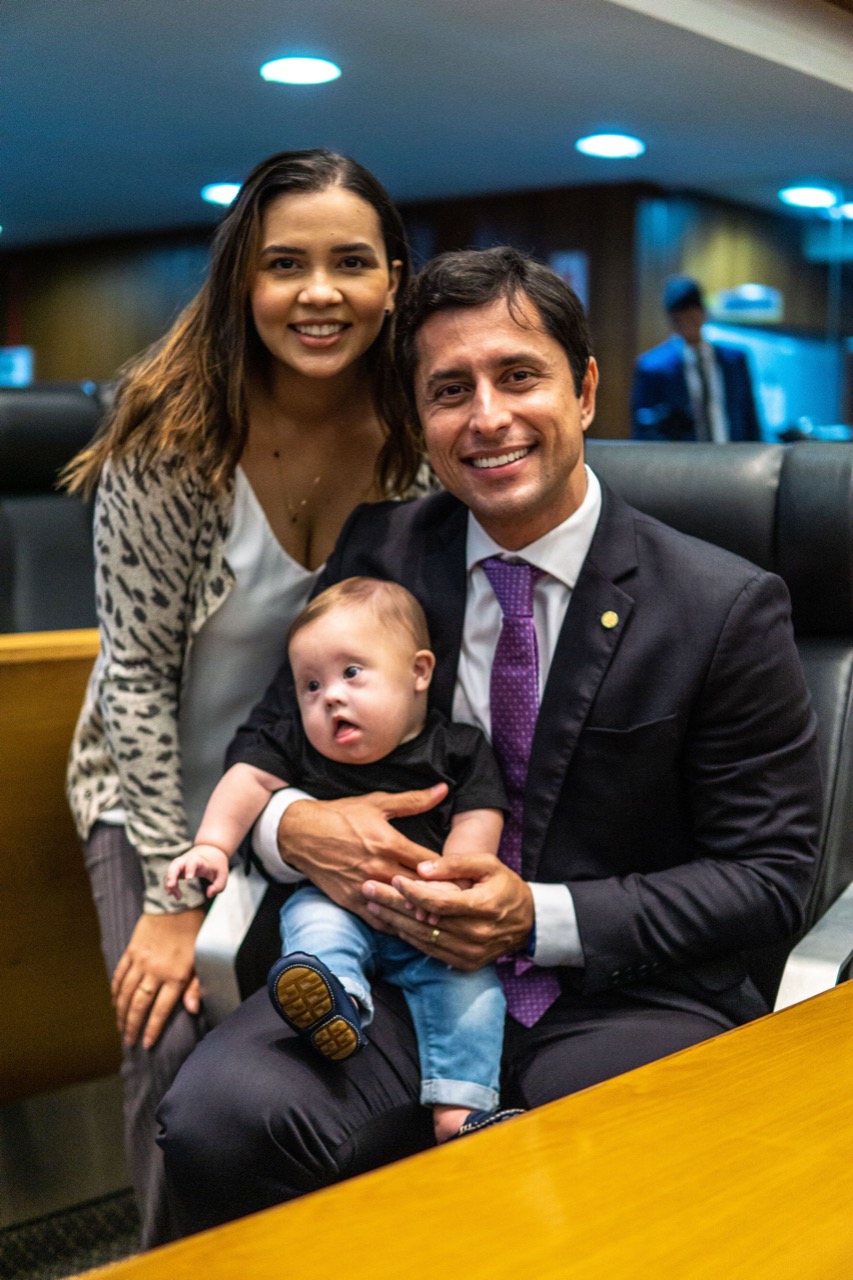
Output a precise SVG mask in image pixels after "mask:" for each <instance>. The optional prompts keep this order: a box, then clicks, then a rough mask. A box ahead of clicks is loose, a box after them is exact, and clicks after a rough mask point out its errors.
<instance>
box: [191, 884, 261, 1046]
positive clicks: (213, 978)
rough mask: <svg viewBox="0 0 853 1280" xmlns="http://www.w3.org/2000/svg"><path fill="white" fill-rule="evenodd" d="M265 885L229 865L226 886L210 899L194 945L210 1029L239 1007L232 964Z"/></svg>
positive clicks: (258, 904) (237, 987) (196, 964)
mask: <svg viewBox="0 0 853 1280" xmlns="http://www.w3.org/2000/svg"><path fill="white" fill-rule="evenodd" d="M267 887H268V886H267V882H266V880H264V878H263V876H261V875H259V873H258V872H257V871H256V870H255V869H254V867H252V868H251V869H250V870H249V872H248V874H247V873H246V870H245V868H244V867H242V866H240V865H239V864H237V865H232V867H231V870H230V872H229V874H228V883H227V884H226V886H225V888H224V890H223V891H222V893H220V894H219V896H218V897H217V898H215V899H214V901H213V905H212V906H211V908H210V910H209V911H208V913H207V915H206V916H205V918H204V924H203V925H202V926H201V929H200V930H199V932H198V937H197V938H196V942H195V967H196V973H197V974H198V976H199V981H200V983H201V998H202V1005H203V1007H204V1013H205V1017H206V1018H207V1021H208V1023H210V1025H211V1026H215V1025H216V1024H217V1023H218V1022H221V1021H222V1019H223V1018H224V1017H226V1015H227V1014H229V1013H231V1012H232V1011H233V1010H234V1009H236V1008H237V1006H238V1004H239V1003H240V1000H241V996H240V989H239V986H238V984H237V974H236V972H235V967H234V966H235V963H236V959H237V952H238V951H239V949H240V944H241V943H242V941H243V938H244V937H245V936H246V932H247V930H248V928H249V925H250V924H251V923H252V920H253V919H254V918H255V914H256V913H257V910H258V907H259V906H260V904H261V900H262V898H263V897H264V894H265V893H266V891H267Z"/></svg>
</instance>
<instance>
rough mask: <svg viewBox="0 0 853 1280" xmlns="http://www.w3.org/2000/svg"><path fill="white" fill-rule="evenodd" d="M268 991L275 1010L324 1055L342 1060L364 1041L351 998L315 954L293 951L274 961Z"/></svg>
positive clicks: (363, 1043) (338, 1060)
mask: <svg viewBox="0 0 853 1280" xmlns="http://www.w3.org/2000/svg"><path fill="white" fill-rule="evenodd" d="M267 990H268V991H269V993H270V1000H272V1002H273V1007H274V1008H275V1011H276V1013H278V1014H279V1015H280V1016H281V1017H282V1018H283V1019H284V1021H285V1022H286V1023H287V1025H288V1026H289V1027H292V1028H293V1030H294V1031H295V1032H296V1033H297V1034H298V1035H300V1036H301V1037H302V1039H303V1040H307V1041H308V1043H309V1044H310V1045H311V1046H312V1047H313V1048H314V1049H316V1050H317V1052H318V1053H322V1055H323V1057H324V1058H329V1059H331V1060H332V1061H333V1062H342V1061H343V1059H344V1058H351V1057H352V1055H353V1054H354V1053H357V1052H358V1050H359V1049H361V1048H363V1046H364V1045H366V1044H367V1040H366V1039H365V1037H364V1035H363V1034H362V1030H361V1018H360V1017H359V1015H358V1009H357V1008H356V1006H355V1004H354V1002H353V999H352V997H351V996H350V995H348V993H347V992H346V991H345V990H344V987H343V986H342V984H341V983H340V981H339V980H338V979H337V978H336V977H335V975H334V974H333V973H332V971H331V969H329V968H327V966H326V965H324V964H323V961H322V960H318V959H317V957H316V956H309V955H308V954H307V953H306V952H304V951H292V952H291V953H290V955H287V956H282V957H281V959H280V960H276V962H275V964H274V965H273V967H272V968H271V969H270V972H269V977H268V978H267Z"/></svg>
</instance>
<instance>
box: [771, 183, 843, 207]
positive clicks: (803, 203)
mask: <svg viewBox="0 0 853 1280" xmlns="http://www.w3.org/2000/svg"><path fill="white" fill-rule="evenodd" d="M778 194H779V199H780V200H781V201H782V202H783V203H784V204H792V205H794V206H795V207H796V208H798V209H831V208H832V206H833V205H834V204H836V203H837V202H838V197H837V196H836V194H835V192H834V191H830V190H829V188H828V187H784V188H783V189H782V190H781V191H780V192H779V193H778Z"/></svg>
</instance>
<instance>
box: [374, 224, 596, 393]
mask: <svg viewBox="0 0 853 1280" xmlns="http://www.w3.org/2000/svg"><path fill="white" fill-rule="evenodd" d="M499 298H505V299H506V303H507V306H508V308H509V312H510V315H511V316H512V317H513V319H514V320H517V321H518V323H519V324H524V323H525V322H524V319H523V316H522V310H521V308H522V304H523V302H524V299H525V298H529V299H530V301H531V302H532V303H533V305H534V306H535V308H536V310H537V311H538V312H539V316H540V318H541V320H542V327H543V328H544V330H545V332H546V333H547V334H548V335H549V336H550V337H552V338H553V339H554V341H555V342H558V343H559V344H560V346H561V347H562V348H563V350H564V351H565V353H566V356H567V358H568V361H569V365H570V367H571V370H572V378H573V380H574V384H575V393H576V394H577V395H580V394H581V390H582V387H583V380H584V377H585V375H586V371H587V367H588V366H589V359H590V356H591V355H592V345H591V342H590V336H589V328H588V326H587V322H586V316H585V315H584V310H583V306H582V304H581V301H580V299H579V298H578V296H577V294H576V293H575V292H574V291H573V290H572V289H570V288H569V286H568V285H567V284H565V283H564V282H563V281H562V280H561V279H560V277H559V276H558V275H555V273H554V272H553V271H551V270H550V269H549V268H548V267H544V266H542V264H541V263H539V262H534V261H533V260H532V259H531V258H527V257H525V256H524V254H523V253H519V252H518V250H517V249H511V248H508V247H507V246H501V247H499V248H496V249H459V250H454V251H453V252H451V253H442V254H440V255H439V256H438V257H437V258H433V260H432V262H428V263H427V265H426V266H425V267H424V268H423V270H422V271H420V272H418V274H417V275H416V276H415V278H414V279H413V280H412V282H411V284H410V285H409V287H408V288H407V290H406V292H405V295H404V297H403V299H402V301H401V303H400V306H399V307H398V309H397V319H396V339H395V351H396V361H397V373H398V375H399V376H400V378H401V379H402V382H403V388H404V390H405V392H406V395H407V396H408V399H409V403H410V405H411V407H412V409H413V410H414V403H415V395H414V381H415V367H416V365H417V349H416V340H417V336H418V332H419V330H420V329H421V327H422V326H423V325H424V324H425V323H426V321H427V320H428V319H429V318H430V316H432V315H435V314H436V312H438V311H450V310H451V309H453V308H455V307H483V306H488V305H489V303H491V302H496V301H497V300H498V299H499Z"/></svg>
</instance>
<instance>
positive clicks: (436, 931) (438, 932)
mask: <svg viewBox="0 0 853 1280" xmlns="http://www.w3.org/2000/svg"><path fill="white" fill-rule="evenodd" d="M440 937H441V930H440V929H433V931H432V933H431V934H430V935H429V940H430V942H438V940H439V938H440Z"/></svg>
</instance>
